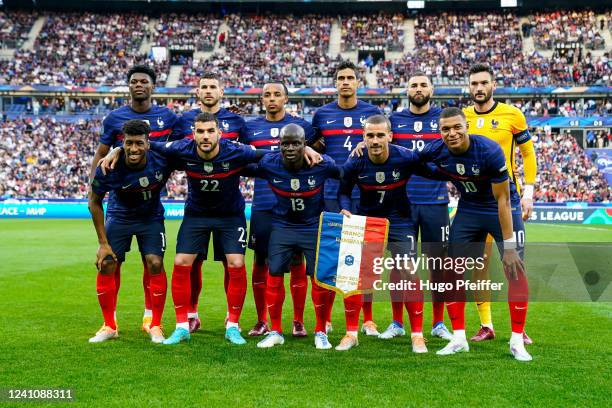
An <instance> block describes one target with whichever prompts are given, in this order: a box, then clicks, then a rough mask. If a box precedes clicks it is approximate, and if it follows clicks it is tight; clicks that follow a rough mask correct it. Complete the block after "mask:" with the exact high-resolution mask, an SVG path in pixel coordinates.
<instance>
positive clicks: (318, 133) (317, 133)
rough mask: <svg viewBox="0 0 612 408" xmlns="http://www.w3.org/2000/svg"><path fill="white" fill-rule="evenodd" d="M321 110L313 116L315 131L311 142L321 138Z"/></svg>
mask: <svg viewBox="0 0 612 408" xmlns="http://www.w3.org/2000/svg"><path fill="white" fill-rule="evenodd" d="M318 113H319V112H315V114H314V116H313V117H312V132H313V136H312V140H311V141H310V143H311V144H312V143H314V142H316V141H317V140H319V139H320V138H321V129H320V128H319V122H320V120H319V116H320V115H318Z"/></svg>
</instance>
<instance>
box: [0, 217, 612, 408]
mask: <svg viewBox="0 0 612 408" xmlns="http://www.w3.org/2000/svg"><path fill="white" fill-rule="evenodd" d="M178 225H179V223H178V222H177V221H167V224H166V227H167V235H168V237H169V240H170V244H169V245H168V248H169V250H168V253H167V257H166V262H165V263H166V268H167V269H168V270H171V264H172V257H173V255H174V251H173V249H172V248H173V245H174V243H175V239H174V237H176V231H177V230H178ZM0 230H1V231H2V235H1V237H2V238H1V241H0V256H1V259H2V269H1V272H0V327H1V328H2V341H1V342H0V356H1V359H2V364H1V365H0V388H5V389H6V388H44V389H48V388H71V389H72V390H73V395H74V398H75V401H74V402H71V403H68V404H67V405H69V406H84V407H97V406H100V407H115V406H116V407H126V406H147V407H170V406H181V407H189V406H206V407H209V406H239V407H243V406H269V405H272V406H300V407H303V406H316V407H327V406H443V407H448V406H457V405H469V406H472V405H481V404H486V405H489V406H527V405H531V406H567V405H579V406H604V405H608V404H609V398H610V389H611V388H612V381H611V378H610V377H611V374H610V361H612V350H611V346H610V345H611V344H612V305H611V304H610V303H532V304H531V305H530V309H529V315H528V327H527V328H528V332H529V334H530V336H531V337H532V338H533V339H534V342H535V344H534V345H532V346H530V347H529V350H530V352H531V353H532V354H533V356H534V361H533V362H531V363H527V364H524V363H519V362H516V361H514V360H513V359H512V357H511V356H510V354H509V352H508V347H507V341H508V339H509V334H510V333H509V332H510V329H509V326H510V324H509V318H508V309H507V306H506V305H505V304H503V303H496V304H494V305H493V317H494V322H495V325H496V332H497V334H498V338H497V339H496V340H495V341H491V342H486V343H485V344H472V350H471V351H470V353H468V354H460V355H457V356H447V357H441V356H436V355H435V351H436V350H438V349H440V348H441V347H443V346H444V344H445V342H444V341H443V340H440V339H429V342H428V347H429V350H430V352H429V353H428V354H425V355H415V354H413V353H411V352H410V339H409V337H403V338H399V339H393V340H390V341H382V340H378V339H374V338H366V337H365V336H360V345H359V347H358V348H356V349H354V350H351V351H350V352H346V353H340V352H335V351H333V350H330V351H317V350H315V349H314V346H313V337H312V329H313V327H314V313H313V310H312V304H311V301H310V297H308V299H307V302H306V313H305V316H306V327H307V328H308V329H309V336H308V337H307V338H306V339H299V340H296V339H293V338H292V337H291V336H290V335H287V336H286V342H285V345H284V346H280V347H276V348H274V349H268V350H260V349H257V348H256V346H255V345H256V340H253V339H247V340H248V341H249V343H248V345H246V346H244V347H236V346H231V345H229V344H227V343H226V342H225V341H224V340H223V333H224V330H223V319H224V317H225V307H226V306H225V299H224V293H223V287H222V285H223V283H222V280H223V278H222V269H221V267H220V265H217V264H215V263H212V262H207V263H205V266H204V278H203V281H204V283H203V286H204V288H203V291H202V296H201V303H200V305H201V306H200V314H201V317H202V321H203V330H202V331H201V332H199V333H197V334H195V335H193V336H192V340H191V342H190V343H187V344H181V345H178V346H176V347H168V346H161V345H154V344H152V343H150V341H149V339H148V337H147V336H146V335H145V334H144V333H142V332H141V331H140V322H141V314H142V308H143V294H142V285H141V271H142V268H141V265H140V260H139V257H138V255H137V253H135V252H134V249H136V246H135V245H133V246H132V248H133V251H132V252H131V253H130V254H128V261H127V263H126V265H125V266H124V267H123V269H122V270H123V274H122V282H121V292H120V295H119V304H118V321H119V326H120V338H119V339H118V340H116V341H111V342H107V343H103V344H97V345H92V344H89V343H88V342H87V339H88V338H89V337H90V336H92V335H93V334H94V333H95V331H96V330H97V329H98V328H99V326H100V323H101V321H102V318H101V313H100V311H99V307H98V302H97V299H96V293H95V275H96V273H95V268H94V266H93V261H94V257H95V251H96V248H97V245H96V244H97V243H96V239H95V233H94V230H93V227H92V226H91V222H90V221H87V220H46V221H40V220H36V221H32V220H0ZM527 237H528V240H529V241H532V242H543V241H586V242H612V228H611V227H610V226H608V227H605V226H579V225H576V226H569V225H554V226H549V225H536V224H529V225H528V226H527ZM251 263H252V252H250V251H249V252H247V270H250V265H251ZM249 281H250V279H249ZM286 281H288V279H286ZM339 302H340V299H339V298H338V299H337V303H336V307H335V308H334V322H335V328H336V330H335V331H334V332H333V333H332V334H331V335H330V340H331V342H332V343H333V344H334V345H336V344H337V343H338V342H339V340H340V338H341V336H342V332H343V331H344V318H343V308H342V306H341V304H340V303H339ZM284 316H285V318H284V327H285V331H286V332H287V333H289V332H290V324H291V319H292V307H291V297H290V295H289V291H287V299H286V302H285V313H284ZM374 316H375V318H376V321H377V322H378V323H379V326H381V327H380V328H381V329H384V327H383V326H386V325H387V324H388V323H389V321H390V319H391V311H390V305H389V304H386V303H375V304H374ZM425 316H426V318H425V328H424V329H425V330H426V332H428V330H429V329H430V319H431V311H430V307H428V305H427V306H426V311H425ZM466 317H467V331H468V335H471V334H473V332H474V331H475V330H476V328H477V324H478V323H477V319H478V317H477V313H476V307H475V306H473V305H468V306H467V309H466ZM254 321H255V308H254V305H253V299H252V293H251V291H250V288H249V291H248V293H247V301H246V305H245V308H244V313H243V317H242V319H241V324H242V327H243V332H244V330H248V328H250V326H251V325H252V324H253V323H254ZM164 325H165V327H166V328H167V330H166V332H167V334H169V332H170V331H171V329H172V328H173V327H174V313H173V308H172V300H171V296H170V293H169V294H168V302H167V307H166V312H165V315H164ZM447 325H448V321H447ZM426 337H428V336H427V335H426ZM14 405H15V406H22V403H16V404H14ZM41 405H44V404H43V403H41V404H37V406H41ZM48 405H50V406H58V403H50V404H48Z"/></svg>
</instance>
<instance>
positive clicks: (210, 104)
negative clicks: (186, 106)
mask: <svg viewBox="0 0 612 408" xmlns="http://www.w3.org/2000/svg"><path fill="white" fill-rule="evenodd" d="M200 103H201V104H202V105H204V106H206V107H207V108H212V107H214V106H216V105H217V104H218V103H219V98H212V99H211V100H209V101H207V100H206V99H200Z"/></svg>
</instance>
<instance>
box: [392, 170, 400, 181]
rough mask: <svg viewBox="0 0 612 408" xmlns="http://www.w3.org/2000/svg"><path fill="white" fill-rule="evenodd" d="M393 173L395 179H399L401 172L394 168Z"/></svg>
mask: <svg viewBox="0 0 612 408" xmlns="http://www.w3.org/2000/svg"><path fill="white" fill-rule="evenodd" d="M391 174H392V175H393V180H394V181H397V180H399V178H400V172H399V171H398V170H397V169H393V173H391Z"/></svg>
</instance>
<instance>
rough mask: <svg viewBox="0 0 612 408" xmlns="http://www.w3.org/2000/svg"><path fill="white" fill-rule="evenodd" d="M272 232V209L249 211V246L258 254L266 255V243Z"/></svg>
mask: <svg viewBox="0 0 612 408" xmlns="http://www.w3.org/2000/svg"><path fill="white" fill-rule="evenodd" d="M271 233H272V211H257V210H255V211H251V222H250V224H249V248H251V249H252V250H253V251H255V252H256V253H257V255H258V256H263V257H264V258H266V257H267V256H268V244H269V242H270V234H271Z"/></svg>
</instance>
